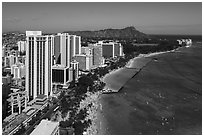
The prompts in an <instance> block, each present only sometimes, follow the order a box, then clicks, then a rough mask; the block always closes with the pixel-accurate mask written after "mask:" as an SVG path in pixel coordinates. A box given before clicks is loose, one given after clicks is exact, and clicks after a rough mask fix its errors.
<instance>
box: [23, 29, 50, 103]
mask: <svg viewBox="0 0 204 137" xmlns="http://www.w3.org/2000/svg"><path fill="white" fill-rule="evenodd" d="M26 37H27V38H26V41H27V46H26V91H27V94H28V97H29V101H30V100H32V99H34V98H36V97H37V96H38V95H40V94H43V95H47V96H49V95H51V90H52V68H51V67H52V46H53V44H54V43H53V39H54V36H48V35H47V36H43V35H42V32H41V31H26Z"/></svg>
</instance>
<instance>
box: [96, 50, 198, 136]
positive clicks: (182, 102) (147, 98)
mask: <svg viewBox="0 0 204 137" xmlns="http://www.w3.org/2000/svg"><path fill="white" fill-rule="evenodd" d="M175 51H176V52H175ZM177 51H178V52H177ZM195 52H196V54H194V53H195ZM163 53H167V52H162V53H152V54H148V55H140V57H136V58H134V59H133V60H130V61H129V63H127V64H128V67H126V68H123V69H120V70H118V71H114V73H110V74H111V75H110V74H108V75H106V76H105V77H104V81H105V82H111V83H113V85H115V87H116V88H117V87H120V86H121V85H120V84H123V83H125V84H124V87H123V88H122V89H121V91H120V92H118V93H114V94H102V95H101V97H100V99H99V104H100V106H101V105H102V106H101V107H100V108H102V109H98V110H99V111H97V121H98V122H100V123H101V124H99V125H100V127H97V129H99V131H98V134H100V135H125V134H126V135H128V134H134V135H139V134H146V135H152V134H154V135H155V134H160V135H162V134H163V135H169V134H171V135H172V134H173V135H175V134H201V131H202V130H201V127H202V126H201V125H202V122H201V117H202V113H201V112H202V107H201V104H202V101H201V96H200V94H201V90H202V89H201V81H202V78H201V75H200V73H201V72H202V70H200V68H202V67H201V66H200V65H201V64H202V63H201V62H200V61H201V59H200V57H201V56H200V55H201V50H200V49H198V47H190V48H180V49H178V50H174V51H173V52H172V51H169V52H168V54H163ZM153 57H156V58H157V59H158V60H157V61H154V60H153V61H152V59H153ZM195 59H196V60H195ZM189 61H190V62H191V64H189ZM147 63H149V64H148V65H147ZM138 64H140V65H138ZM138 66H140V67H142V68H143V69H142V71H141V72H140V73H138V74H137V75H136V76H134V77H132V78H130V79H128V77H131V75H134V73H133V72H131V71H135V70H136V69H139V68H138ZM124 70H131V71H124ZM124 73H125V74H124ZM112 81H114V82H112ZM121 81H126V82H121ZM110 87H113V86H112V85H110Z"/></svg>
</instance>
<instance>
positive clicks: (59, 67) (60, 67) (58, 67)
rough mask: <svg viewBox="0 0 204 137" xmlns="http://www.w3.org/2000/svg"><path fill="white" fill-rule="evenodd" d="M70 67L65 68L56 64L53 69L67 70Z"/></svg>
mask: <svg viewBox="0 0 204 137" xmlns="http://www.w3.org/2000/svg"><path fill="white" fill-rule="evenodd" d="M66 68H68V67H66V66H64V65H60V64H55V65H53V66H52V69H66Z"/></svg>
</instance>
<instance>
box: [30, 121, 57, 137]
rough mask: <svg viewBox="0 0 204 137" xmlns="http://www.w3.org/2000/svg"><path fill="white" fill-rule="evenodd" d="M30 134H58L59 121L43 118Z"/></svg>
mask: <svg viewBox="0 0 204 137" xmlns="http://www.w3.org/2000/svg"><path fill="white" fill-rule="evenodd" d="M30 135H59V122H52V121H48V120H45V119H43V120H42V121H41V122H40V124H39V125H38V126H37V127H36V128H35V129H34V130H33V132H32V133H31V134H30Z"/></svg>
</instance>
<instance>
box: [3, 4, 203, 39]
mask: <svg viewBox="0 0 204 137" xmlns="http://www.w3.org/2000/svg"><path fill="white" fill-rule="evenodd" d="M201 13H202V4H201V2H156V3H153V2H146V3H142V2H133V3H121V2H115V3H114V2H110V3H107V2H102V3H99V2H95V3H86V2H78V3H73V2H65V3H64V2H59V3H57V2H55V3H52V2H23V3H22V2H21V3H17V2H12V3H6V2H3V3H2V26H3V30H2V31H3V32H7V31H22V32H24V31H26V30H42V31H43V32H45V33H56V32H63V31H70V30H71V31H72V30H74V31H78V30H83V31H84V30H100V29H107V28H113V29H114V28H124V27H127V26H135V27H136V28H137V29H138V30H139V31H142V32H144V33H147V34H185V35H187V34H188V35H201V33H202V31H201V28H202V14H201Z"/></svg>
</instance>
